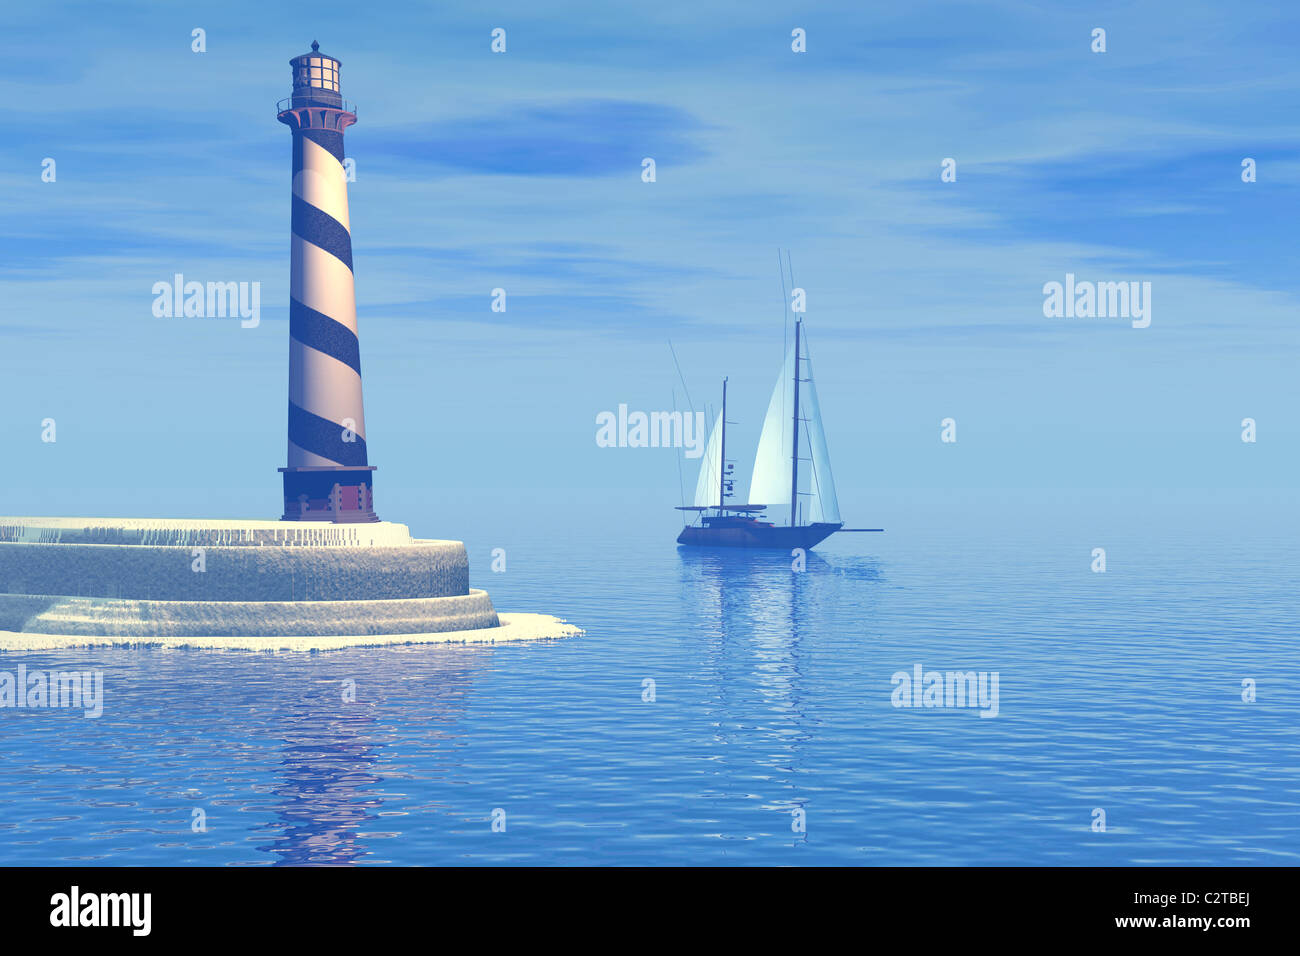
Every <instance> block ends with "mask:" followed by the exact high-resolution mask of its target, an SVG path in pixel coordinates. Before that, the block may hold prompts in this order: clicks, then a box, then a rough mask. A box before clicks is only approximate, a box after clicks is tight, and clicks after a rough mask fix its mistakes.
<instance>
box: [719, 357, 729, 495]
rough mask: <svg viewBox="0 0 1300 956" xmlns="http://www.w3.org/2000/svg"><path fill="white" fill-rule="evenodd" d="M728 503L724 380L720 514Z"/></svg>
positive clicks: (725, 382) (724, 384)
mask: <svg viewBox="0 0 1300 956" xmlns="http://www.w3.org/2000/svg"><path fill="white" fill-rule="evenodd" d="M726 503H727V380H726V379H725V378H724V379H723V380H722V448H721V450H720V451H719V452H718V513H719V514H721V513H722V507H723V505H725V504H726Z"/></svg>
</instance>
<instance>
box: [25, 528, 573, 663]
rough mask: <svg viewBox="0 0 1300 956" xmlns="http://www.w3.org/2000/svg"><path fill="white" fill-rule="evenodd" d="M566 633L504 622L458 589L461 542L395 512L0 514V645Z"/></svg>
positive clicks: (351, 642) (477, 595) (282, 642)
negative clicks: (241, 516) (341, 516)
mask: <svg viewBox="0 0 1300 956" xmlns="http://www.w3.org/2000/svg"><path fill="white" fill-rule="evenodd" d="M511 629H512V630H511ZM507 630H510V634H509V635H508V636H507V635H506V633H505V632H506V631H507ZM574 633H580V632H579V631H578V629H577V628H574V627H572V626H571V625H567V624H564V623H563V622H562V621H559V620H558V619H556V618H551V617H549V616H547V615H513V616H511V619H510V620H509V621H503V620H502V618H501V617H500V616H499V615H498V614H497V612H496V610H495V609H494V608H493V606H492V602H491V600H490V599H489V597H488V595H487V593H486V592H484V591H480V590H472V589H471V588H470V587H469V559H468V556H467V554H466V552H465V546H464V545H463V544H462V543H461V542H459V541H440V540H424V539H418V538H412V537H411V536H410V532H409V531H408V530H407V528H406V526H405V525H400V524H394V523H392V522H387V521H380V522H372V523H360V524H335V523H333V522H310V521H296V522H280V521H222V520H147V519H123V518H4V517H0V649H10V650H13V649H19V648H21V647H30V648H33V649H35V648H37V647H58V646H79V645H80V646H85V645H97V644H127V645H135V644H160V645H165V646H201V647H240V648H245V647H249V648H257V647H259V646H263V645H265V646H266V647H267V648H268V649H269V648H270V647H275V648H281V647H285V648H293V649H320V648H324V647H334V646H339V647H341V646H355V645H358V644H386V643H415V642H421V643H423V642H430V641H437V640H471V639H474V640H518V639H525V635H526V636H527V637H530V638H531V637H564V636H569V635H571V634H574ZM453 635H454V636H453ZM467 635H468V636H467Z"/></svg>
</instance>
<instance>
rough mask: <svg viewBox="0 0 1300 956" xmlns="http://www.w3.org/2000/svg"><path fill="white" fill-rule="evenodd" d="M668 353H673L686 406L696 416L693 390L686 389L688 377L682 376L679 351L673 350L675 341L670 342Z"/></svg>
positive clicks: (670, 340)
mask: <svg viewBox="0 0 1300 956" xmlns="http://www.w3.org/2000/svg"><path fill="white" fill-rule="evenodd" d="M668 351H670V352H672V353H673V367H674V368H676V369H677V377H678V378H679V379H681V380H682V391H683V392H685V393H686V404H687V405H688V406H690V409H691V414H692V415H694V414H695V403H694V402H692V401H691V390H690V389H689V388H687V387H686V376H685V375H683V374H682V367H681V365H680V364H679V363H678V361H677V350H676V349H675V348H673V340H672V339H669V340H668Z"/></svg>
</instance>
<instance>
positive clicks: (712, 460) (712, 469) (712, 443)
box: [695, 415, 722, 508]
mask: <svg viewBox="0 0 1300 956" xmlns="http://www.w3.org/2000/svg"><path fill="white" fill-rule="evenodd" d="M721 458H722V416H721V415H719V416H718V417H717V418H715V419H714V420H713V431H711V432H709V443H708V444H707V445H706V446H705V447H704V457H703V458H701V459H700V477H699V478H698V479H697V480H696V482H695V506H696V507H697V508H716V507H717V506H718V503H719V497H720V495H721V493H722V492H721V483H722V462H721V461H720V460H719V459H721Z"/></svg>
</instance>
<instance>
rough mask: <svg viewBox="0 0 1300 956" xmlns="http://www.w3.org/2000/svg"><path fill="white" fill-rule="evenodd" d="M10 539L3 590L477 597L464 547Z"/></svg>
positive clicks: (284, 597) (198, 596) (266, 597)
mask: <svg viewBox="0 0 1300 956" xmlns="http://www.w3.org/2000/svg"><path fill="white" fill-rule="evenodd" d="M201 557H202V562H201V565H200V566H201V567H203V569H204V570H202V571H196V570H194V569H195V567H196V564H195V561H196V556H195V554H194V548H193V547H175V546H170V545H143V544H135V545H115V544H15V543H13V542H0V593H5V594H58V595H65V596H69V597H109V598H132V599H135V600H145V601H365V600H376V599H385V598H387V599H395V598H424V597H448V596H451V595H457V594H466V593H468V592H469V559H468V557H467V555H466V554H465V546H464V545H463V544H461V543H460V542H459V541H426V542H414V541H413V542H412V543H411V544H409V545H406V546H405V547H386V548H330V547H324V548H316V547H303V546H293V547H275V546H269V545H260V546H253V547H224V546H219V547H207V548H204V549H203V552H202V555H201Z"/></svg>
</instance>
